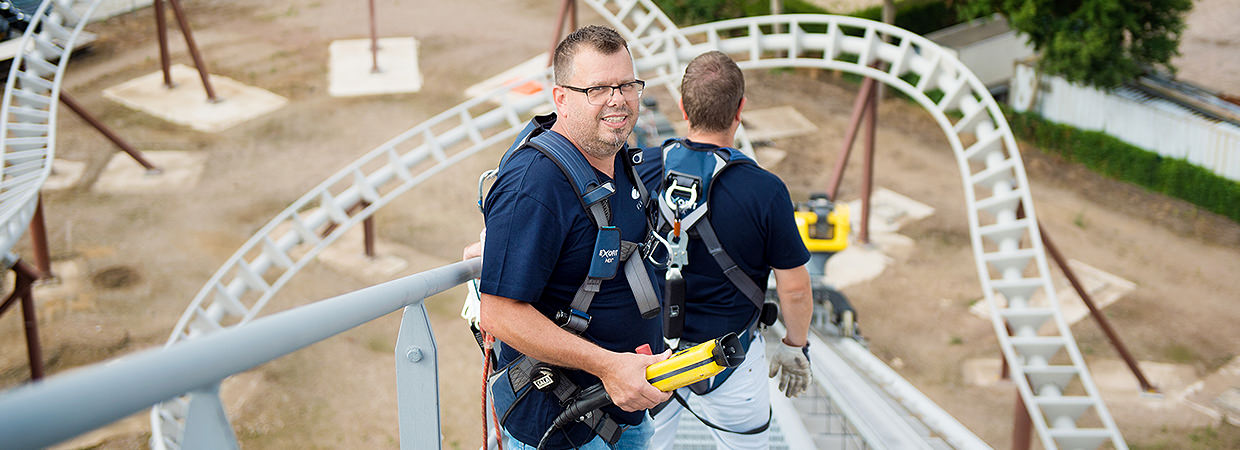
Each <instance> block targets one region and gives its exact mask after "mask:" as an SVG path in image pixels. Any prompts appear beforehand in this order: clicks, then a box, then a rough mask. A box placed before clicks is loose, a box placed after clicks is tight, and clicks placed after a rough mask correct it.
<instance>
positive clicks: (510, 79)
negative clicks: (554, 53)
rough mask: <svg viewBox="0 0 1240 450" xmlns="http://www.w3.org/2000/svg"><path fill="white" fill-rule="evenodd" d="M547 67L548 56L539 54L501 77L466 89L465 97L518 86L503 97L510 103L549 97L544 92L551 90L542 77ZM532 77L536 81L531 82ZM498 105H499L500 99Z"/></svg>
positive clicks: (492, 78)
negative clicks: (540, 96) (536, 97)
mask: <svg viewBox="0 0 1240 450" xmlns="http://www.w3.org/2000/svg"><path fill="white" fill-rule="evenodd" d="M547 67H548V66H547V54H546V53H539V54H538V56H535V57H533V58H530V59H529V60H526V61H525V62H523V63H521V64H517V65H516V66H514V67H513V68H511V69H508V70H505V71H503V72H500V74H499V75H496V76H493V77H491V78H487V79H485V80H482V81H481V82H479V83H478V84H475V85H473V86H470V87H468V88H465V96H466V97H468V98H476V97H481V96H484V95H486V94H488V93H490V92H491V91H494V90H496V89H499V88H501V87H504V86H517V87H516V88H515V89H513V90H512V91H510V92H509V93H508V94H507V95H506V96H504V97H501V98H502V99H506V101H508V102H509V103H512V102H515V101H517V100H520V99H523V98H529V97H532V96H536V95H547V94H545V93H544V92H543V90H544V89H549V87H548V86H546V85H544V82H543V81H541V80H542V78H541V76H542V74H543V73H544V72H545V71H546V70H547ZM531 77H533V78H535V80H529V78H531ZM547 81H548V82H549V81H550V79H547ZM496 103H497V104H498V103H499V100H498V99H497V101H496ZM543 112H546V111H538V112H537V113H538V114H542V113H543Z"/></svg>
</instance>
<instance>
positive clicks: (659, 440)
mask: <svg viewBox="0 0 1240 450" xmlns="http://www.w3.org/2000/svg"><path fill="white" fill-rule="evenodd" d="M767 371H768V367H767V362H766V341H765V340H764V339H763V338H762V334H761V333H758V336H757V337H755V338H754V342H753V343H751V344H749V352H747V353H745V362H743V363H741V366H740V367H739V368H737V369H736V371H735V372H734V373H732V376H730V377H728V379H727V381H724V383H723V385H721V386H719V387H718V388H716V389H715V390H713V391H711V392H710V393H708V394H706V395H703V396H696V395H695V394H693V393H692V392H691V391H690V390H689V388H681V389H679V390H678V393H679V394H680V396H681V397H684V398H685V399H686V400H687V399H688V398H689V396H691V395H693V396H695V397H697V401H695V402H694V405H693V411H694V412H696V413H697V414H698V415H699V416H702V417H703V418H705V419H706V420H709V421H711V422H712V423H714V424H715V425H719V426H720V427H723V428H727V429H729V430H735V431H746V430H752V429H754V428H757V427H760V426H762V424H764V423H766V421H767V419H769V418H770V414H771V398H770V390H769V388H768V382H767V376H766V375H767ZM684 412H685V411H684V408H683V407H681V406H680V403H678V402H676V401H675V400H672V402H671V403H670V404H668V405H667V407H666V408H664V409H663V410H662V411H659V414H657V415H655V416H654V417H653V418H652V423H653V424H654V436H653V437H651V439H650V448H651V449H654V450H664V449H671V448H672V444H673V442H674V441H675V440H676V427H677V426H678V425H679V424H680V415H681V414H682V413H684ZM692 420H697V419H692ZM710 432H711V434H712V435H713V436H714V438H715V444H716V445H717V446H718V448H720V449H765V448H768V447H769V446H770V436H769V435H768V434H767V433H768V431H763V432H761V433H758V434H750V435H745V434H736V433H728V432H724V431H719V430H716V429H713V428H711V429H710Z"/></svg>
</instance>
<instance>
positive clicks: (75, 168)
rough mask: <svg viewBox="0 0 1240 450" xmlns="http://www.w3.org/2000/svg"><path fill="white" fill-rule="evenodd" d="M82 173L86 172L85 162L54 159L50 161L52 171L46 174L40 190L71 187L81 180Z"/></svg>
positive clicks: (57, 189)
mask: <svg viewBox="0 0 1240 450" xmlns="http://www.w3.org/2000/svg"><path fill="white" fill-rule="evenodd" d="M84 173H86V163H85V162H82V161H70V160H67V159H56V160H54V161H52V173H50V174H48V176H47V180H46V181H44V182H43V187H42V188H41V190H43V191H62V190H65V189H69V188H72V187H74V186H77V184H78V182H79V181H81V180H82V174H84Z"/></svg>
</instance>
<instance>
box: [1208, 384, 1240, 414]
mask: <svg viewBox="0 0 1240 450" xmlns="http://www.w3.org/2000/svg"><path fill="white" fill-rule="evenodd" d="M1214 404H1215V405H1218V407H1219V408H1220V409H1222V412H1223V413H1225V414H1227V415H1228V416H1229V417H1236V416H1240V388H1230V389H1227V391H1226V392H1223V394H1222V395H1219V396H1218V397H1215V398H1214Z"/></svg>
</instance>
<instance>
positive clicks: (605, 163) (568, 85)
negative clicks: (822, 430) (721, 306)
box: [479, 26, 670, 449]
mask: <svg viewBox="0 0 1240 450" xmlns="http://www.w3.org/2000/svg"><path fill="white" fill-rule="evenodd" d="M626 45H627V44H626V42H625V41H624V39H623V38H622V37H620V35H619V34H617V33H616V32H615V31H614V30H611V29H609V28H605V27H599V26H587V27H585V28H582V29H579V30H577V31H575V32H573V33H572V34H570V35H569V36H568V37H566V38H565V39H564V40H563V41H561V42H560V43H559V45H558V46H557V47H556V50H555V56H554V60H553V61H554V62H553V64H554V70H555V75H554V76H555V84H556V86H555V87H554V88H553V89H552V97H553V100H554V102H555V109H556V112H557V114H558V117H555V118H554V119H553V120H554V124H552V125H551V127H550V128H549V129H548V130H546V131H543V132H542V134H544V135H545V134H548V133H549V138H550V139H554V140H555V143H558V144H567V145H570V146H571V147H568V148H572V149H575V150H576V151H578V152H580V154H581V156H583V157H584V158H585V161H587V162H588V163H589V166H590V170H592V171H593V172H594V176H595V177H596V178H597V180H598V181H599V182H600V183H602V184H606V183H608V182H610V183H612V185H613V186H614V188H615V191H614V194H612V195H610V197H608V198H607V199H606V200H603V201H604V202H607V207H606V208H605V209H606V210H609V211H608V212H606V214H605V215H607V216H610V217H607V218H606V219H605V220H606V221H607V222H609V223H610V226H614V227H615V228H617V229H618V230H619V234H620V238H621V239H623V240H626V241H636V242H641V241H642V240H643V238H644V237H645V236H646V234H647V221H646V217H645V212H644V211H645V206H646V205H643V204H642V202H641V197H642V196H640V195H638V192H639V185H640V184H641V180H635V179H632V178H633V177H632V176H631V173H632V172H631V171H629V170H627V167H628V166H626V165H625V164H627V163H626V161H625V160H623V159H622V158H625V157H626V156H627V155H626V152H621V151H620V150H621V149H622V148H624V146H625V141H626V140H627V139H628V136H629V134H630V133H631V132H632V131H633V126H634V124H635V122H636V120H637V111H638V100H639V98H640V96H641V93H642V89H643V87H644V83H643V82H642V81H641V80H638V79H637V78H636V77H635V72H634V69H633V61H632V57H631V55H630V54H629V51H628V48H627V47H626ZM558 144H557V145H558ZM573 156H574V157H575V156H576V155H573ZM559 163H560V161H556V160H552V159H551V158H549V157H548V156H547V155H546V154H544V153H542V152H540V151H535V150H534V149H533V148H530V147H525V148H523V149H521V150H517V151H514V152H512V153H511V154H510V156H509V157H508V159H507V160H505V162H503V163H502V164H501V167H500V171H499V173H498V175H497V178H496V181H495V184H494V185H493V187H492V188H491V191H490V193H489V195H488V196H487V199H486V202H485V210H484V214H485V216H486V230H487V239H486V240H485V242H484V243H483V247H484V250H485V251H483V252H482V254H483V265H482V268H483V269H482V280H481V283H480V288H479V289H480V291H481V294H482V295H481V297H482V298H481V308H480V316H481V317H480V318H481V325H482V328H483V329H484V330H486V331H487V332H488V333H490V334H493V335H494V336H495V337H497V338H498V339H499V340H500V341H502V342H503V345H502V346H501V350H500V352H499V355H498V356H499V357H498V367H501V368H502V367H506V366H507V365H509V363H511V362H513V361H515V360H518V359H519V358H521V357H523V355H525V356H528V357H529V358H533V359H534V360H537V361H541V362H542V363H545V364H548V365H551V366H554V367H557V368H562V369H565V370H562V373H563V374H564V376H565V377H566V378H568V379H569V380H571V381H573V382H574V383H576V385H577V386H580V387H583V388H584V387H586V386H591V385H594V384H596V383H598V382H599V380H601V381H602V384H603V386H604V387H605V388H606V390H607V392H608V394H609V395H610V397H611V399H612V401H613V402H614V403H615V405H616V406H615V407H607V408H603V409H602V410H601V411H603V412H605V413H607V414H608V415H610V416H611V417H612V418H613V419H614V420H615V421H616V422H617V423H619V424H620V425H621V426H622V427H623V426H627V427H628V428H627V429H626V430H625V431H624V432H623V433H622V434H621V435H620V437H619V439H620V440H619V442H618V443H617V445H616V447H615V448H645V447H646V444H647V442H648V439H649V436H650V433H651V429H650V426H649V425H648V423H646V421H644V420H643V419H644V417H645V414H644V412H643V411H644V410H646V409H648V408H650V407H653V406H655V405H658V404H659V403H662V402H664V401H666V400H667V399H668V398H669V395H670V394H668V393H665V392H662V391H659V390H658V389H656V388H655V387H654V386H651V385H650V384H649V383H648V382H647V381H646V376H645V369H646V367H647V366H649V365H650V364H653V363H655V362H658V361H661V360H663V359H666V358H667V356H668V354H669V353H668V352H664V353H663V354H660V355H655V356H651V355H649V354H646V355H643V354H639V353H635V352H634V350H635V349H636V348H638V347H641V346H644V345H648V346H650V347H652V348H654V349H655V350H656V351H657V350H659V349H661V348H662V347H663V345H662V337H661V322H660V321H659V319H658V318H657V317H658V316H657V314H656V315H654V316H653V317H652V318H649V319H643V318H642V313H641V311H639V305H638V303H637V301H636V300H635V294H634V293H633V291H635V289H632V288H631V286H630V281H635V280H628V279H627V278H629V277H628V276H627V275H626V273H627V272H628V270H627V268H626V270H623V271H619V272H618V273H616V274H615V276H614V278H611V279H609V280H606V281H601V283H600V284H599V285H597V286H596V287H595V289H597V292H596V293H595V294H594V295H593V300H592V302H590V303H589V307H588V309H587V310H586V311H580V313H583V314H581V315H583V316H585V317H586V323H587V326H586V327H585V329H584V331H582V332H580V335H579V334H577V333H574V332H570V331H566V330H565V329H563V328H561V326H560V325H558V324H557V322H553V321H552V318H555V317H556V314H557V313H562V312H563V311H565V310H567V309H568V308H569V307H570V305H572V304H574V299H575V295H580V293H579V290H580V289H584V286H585V284H583V282H582V280H583V279H586V278H587V273H588V269H590V268H591V262H592V257H593V253H595V251H594V250H595V246H596V236H599V235H601V232H600V231H599V230H600V229H601V228H603V226H602V225H596V224H597V223H598V221H599V219H592V217H591V212H587V210H586V209H584V208H583V207H582V206H583V205H582V202H583V200H582V198H581V197H580V196H579V194H577V193H575V191H574V185H573V184H572V183H573V181H572V180H570V179H569V178H568V176H567V175H566V172H565V171H563V170H562V169H561V168H560V167H558V166H557V164H559ZM631 258H636V259H638V261H637V264H639V265H642V267H643V268H644V271H645V273H647V274H653V273H654V271H653V267H647V266H646V264H647V262H646V261H643V260H641V256H640V255H639V254H633V256H632V257H631ZM647 277H649V278H650V279H649V280H641V282H645V283H653V282H654V281H655V280H654V279H653V278H652V277H650V276H647ZM633 278H637V277H633ZM575 293H576V294H575ZM656 293H657V291H651V295H657V294H656ZM655 305H657V299H656V300H655ZM562 323H563V322H562ZM536 386H538V385H537V384H536ZM544 386H547V385H544ZM547 387H548V389H547V390H548V391H550V390H553V389H554V388H553V387H550V386H547ZM491 392H494V389H493V388H492V391H491ZM562 410H563V408H562V407H561V405H560V402H559V401H558V400H557V397H556V396H555V395H552V393H551V392H543V391H541V390H536V389H530V390H528V391H526V394H524V395H523V396H522V397H520V398H518V399H517V401H515V402H514V403H513V406H512V407H511V408H510V409H509V410H508V411H497V412H496V414H497V415H498V416H501V417H499V421H500V422H501V424H502V428H503V430H504V435H505V445H504V447H505V448H531V447H532V446H534V445H536V444H538V443H539V441H540V439H541V438H543V437H544V433H545V432H546V431H547V430H548V429H549V427H550V426H551V423H552V420H553V418H554V417H555V416H556V415H558V414H559V413H560V412H561V411H562ZM547 438H548V439H547V441H546V444H547V445H546V446H545V447H544V448H556V449H560V448H570V447H578V448H607V444H606V443H605V442H603V440H602V439H600V438H599V437H596V436H595V432H594V431H593V430H591V428H590V427H588V426H585V425H583V424H581V423H574V424H573V425H572V426H569V427H565V428H564V429H561V430H559V431H557V432H556V433H554V434H549V435H547Z"/></svg>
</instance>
